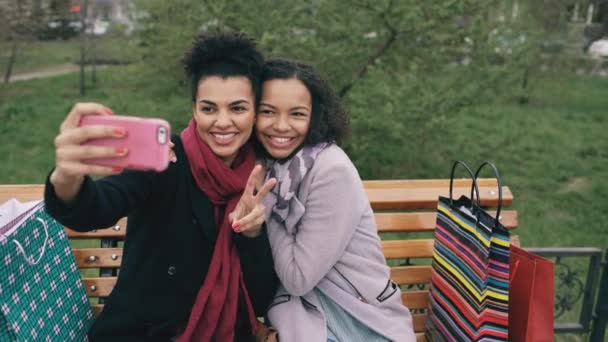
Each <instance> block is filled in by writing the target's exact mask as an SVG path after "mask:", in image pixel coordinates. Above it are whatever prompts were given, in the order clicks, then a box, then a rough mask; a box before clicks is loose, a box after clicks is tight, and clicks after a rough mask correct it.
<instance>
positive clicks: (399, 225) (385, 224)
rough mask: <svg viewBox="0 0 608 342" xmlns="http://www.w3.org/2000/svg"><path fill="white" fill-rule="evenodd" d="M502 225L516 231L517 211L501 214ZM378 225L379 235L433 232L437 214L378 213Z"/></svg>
mask: <svg viewBox="0 0 608 342" xmlns="http://www.w3.org/2000/svg"><path fill="white" fill-rule="evenodd" d="M489 213H490V215H493V216H495V215H496V212H495V211H490V212H489ZM500 216H501V222H502V224H503V225H504V226H505V227H507V228H509V229H514V228H516V227H517V225H518V217H517V211H515V210H505V211H503V212H501V214H500ZM375 219H376V224H377V226H378V232H379V233H398V232H408V233H412V232H431V231H434V230H435V223H436V221H437V213H435V212H419V213H377V214H375Z"/></svg>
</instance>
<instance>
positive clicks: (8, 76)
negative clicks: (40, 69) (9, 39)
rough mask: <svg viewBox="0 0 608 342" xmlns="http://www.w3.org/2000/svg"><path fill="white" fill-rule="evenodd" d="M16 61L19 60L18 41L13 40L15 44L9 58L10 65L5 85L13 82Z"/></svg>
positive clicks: (7, 67)
mask: <svg viewBox="0 0 608 342" xmlns="http://www.w3.org/2000/svg"><path fill="white" fill-rule="evenodd" d="M15 59H17V39H15V40H13V44H12V45H11V54H10V56H9V57H8V64H7V66H6V72H5V73H4V83H8V82H9V81H10V80H11V74H12V73H13V65H14V64H15Z"/></svg>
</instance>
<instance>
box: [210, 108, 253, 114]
mask: <svg viewBox="0 0 608 342" xmlns="http://www.w3.org/2000/svg"><path fill="white" fill-rule="evenodd" d="M230 109H231V110H232V111H233V112H235V113H243V112H246V111H247V107H244V106H234V107H232V108H230ZM216 110H217V109H216V108H215V107H212V106H203V107H201V108H200V111H201V113H204V114H213V113H215V112H216Z"/></svg>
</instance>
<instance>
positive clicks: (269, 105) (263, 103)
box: [260, 102, 276, 108]
mask: <svg viewBox="0 0 608 342" xmlns="http://www.w3.org/2000/svg"><path fill="white" fill-rule="evenodd" d="M260 106H267V107H270V108H276V107H275V106H273V105H271V104H270V103H266V102H260Z"/></svg>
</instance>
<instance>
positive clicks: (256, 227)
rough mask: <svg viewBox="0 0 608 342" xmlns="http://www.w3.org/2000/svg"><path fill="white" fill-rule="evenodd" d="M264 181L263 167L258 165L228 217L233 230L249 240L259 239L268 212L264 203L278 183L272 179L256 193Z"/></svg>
mask: <svg viewBox="0 0 608 342" xmlns="http://www.w3.org/2000/svg"><path fill="white" fill-rule="evenodd" d="M263 179H264V172H262V165H256V166H255V167H254V168H253V170H252V171H251V174H250V175H249V179H248V180H247V185H246V186H245V191H244V192H243V196H241V199H240V200H239V203H238V204H237V205H236V208H235V209H234V211H233V212H232V213H230V215H229V216H228V217H229V219H230V221H231V222H232V229H233V230H234V231H235V232H237V233H242V234H243V235H245V236H246V237H249V238H254V237H257V236H259V235H260V233H261V232H262V224H263V223H264V215H265V211H266V207H265V206H264V204H263V203H262V201H263V200H264V197H266V195H267V194H268V193H269V192H270V190H272V188H273V187H274V186H275V184H276V183H277V180H276V179H275V178H271V179H269V180H267V181H266V183H264V185H262V187H261V188H260V190H259V191H258V192H257V193H254V190H255V188H256V185H260V184H262V181H263Z"/></svg>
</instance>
